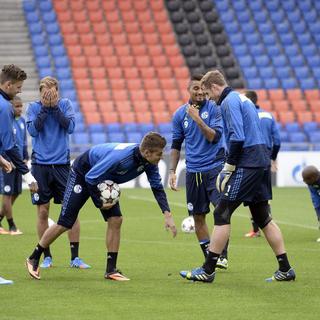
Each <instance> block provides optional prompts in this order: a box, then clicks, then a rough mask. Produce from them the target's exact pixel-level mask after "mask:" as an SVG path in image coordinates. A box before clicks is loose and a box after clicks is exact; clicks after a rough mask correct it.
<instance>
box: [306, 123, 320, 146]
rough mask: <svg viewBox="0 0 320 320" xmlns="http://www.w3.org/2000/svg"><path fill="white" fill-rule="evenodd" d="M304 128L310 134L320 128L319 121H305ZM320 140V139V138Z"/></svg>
mask: <svg viewBox="0 0 320 320" xmlns="http://www.w3.org/2000/svg"><path fill="white" fill-rule="evenodd" d="M302 126H303V130H304V132H305V133H306V134H307V135H308V136H310V135H311V134H313V133H314V132H316V131H318V130H319V126H318V123H317V122H305V123H303V125H302ZM319 142H320V140H319Z"/></svg>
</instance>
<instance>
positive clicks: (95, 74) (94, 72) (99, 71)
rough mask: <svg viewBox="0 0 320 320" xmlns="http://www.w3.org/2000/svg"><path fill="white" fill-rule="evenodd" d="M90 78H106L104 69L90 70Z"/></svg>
mask: <svg viewBox="0 0 320 320" xmlns="http://www.w3.org/2000/svg"><path fill="white" fill-rule="evenodd" d="M90 71H91V77H92V78H94V79H104V78H105V77H106V70H105V68H102V67H101V68H90Z"/></svg>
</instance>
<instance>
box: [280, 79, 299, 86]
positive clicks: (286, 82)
mask: <svg viewBox="0 0 320 320" xmlns="http://www.w3.org/2000/svg"><path fill="white" fill-rule="evenodd" d="M281 87H282V88H283V89H294V88H298V87H299V86H298V82H297V80H296V79H295V78H292V77H290V78H283V79H281Z"/></svg>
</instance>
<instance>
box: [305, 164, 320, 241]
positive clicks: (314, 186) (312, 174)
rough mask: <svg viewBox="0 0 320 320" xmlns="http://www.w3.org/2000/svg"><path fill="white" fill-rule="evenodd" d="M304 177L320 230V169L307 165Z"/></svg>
mask: <svg viewBox="0 0 320 320" xmlns="http://www.w3.org/2000/svg"><path fill="white" fill-rule="evenodd" d="M302 178H303V181H304V183H306V184H307V185H308V188H309V191H310V195H311V200H312V203H313V206H314V209H315V211H316V214H317V218H318V224H319V230H320V171H319V170H318V169H317V168H316V167H315V166H307V167H305V168H304V169H303V171H302ZM317 242H319V243H320V238H318V239H317Z"/></svg>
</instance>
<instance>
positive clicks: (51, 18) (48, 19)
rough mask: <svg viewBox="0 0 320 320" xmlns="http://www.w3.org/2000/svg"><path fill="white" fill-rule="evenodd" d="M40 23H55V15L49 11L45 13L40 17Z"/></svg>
mask: <svg viewBox="0 0 320 320" xmlns="http://www.w3.org/2000/svg"><path fill="white" fill-rule="evenodd" d="M42 21H43V22H44V23H45V24H47V23H53V22H56V21H57V15H56V13H55V12H54V11H49V12H45V13H44V14H43V15H42Z"/></svg>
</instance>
